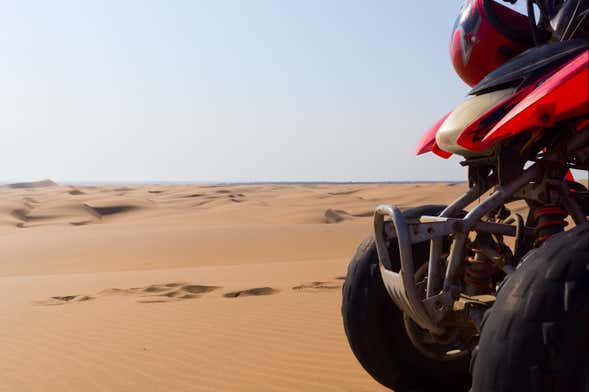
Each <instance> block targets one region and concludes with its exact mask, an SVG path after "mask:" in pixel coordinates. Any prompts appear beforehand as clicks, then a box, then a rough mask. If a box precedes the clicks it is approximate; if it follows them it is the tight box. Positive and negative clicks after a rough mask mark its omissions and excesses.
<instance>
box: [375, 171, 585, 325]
mask: <svg viewBox="0 0 589 392" xmlns="http://www.w3.org/2000/svg"><path fill="white" fill-rule="evenodd" d="M542 174H543V169H542V167H541V166H540V165H539V164H537V163H536V164H534V165H532V166H530V167H529V168H528V169H526V170H525V171H524V172H523V173H522V175H521V176H519V177H518V178H517V179H516V180H514V181H513V182H511V183H509V184H507V185H504V186H500V187H496V189H495V191H494V192H493V194H492V195H491V196H490V197H489V198H487V199H486V200H485V201H483V202H482V203H481V204H479V205H478V206H476V207H475V208H473V209H472V210H471V211H470V212H469V213H468V214H466V216H465V217H464V218H462V219H459V218H452V216H456V214H457V213H459V212H460V211H461V210H463V209H464V208H465V207H467V206H468V205H470V204H471V203H473V202H474V201H475V200H476V199H477V198H479V197H480V196H481V195H482V194H483V193H485V192H486V191H488V190H489V189H488V188H487V189H475V188H471V189H470V190H469V191H468V192H466V193H465V194H464V195H463V196H461V197H460V198H459V199H457V200H456V201H455V202H453V203H452V204H451V205H450V206H448V207H447V208H446V209H445V210H444V211H442V212H441V213H440V215H439V216H438V217H422V218H421V219H420V220H419V221H415V222H407V221H406V220H405V218H404V217H403V214H402V212H401V210H400V209H399V208H398V207H395V206H389V205H381V206H379V207H377V208H376V211H375V214H374V236H375V242H376V249H377V252H378V258H379V265H380V272H381V275H382V279H383V282H384V285H385V287H386V289H387V291H388V293H389V295H390V296H391V298H392V299H393V301H394V302H395V303H396V304H397V306H398V307H399V308H400V309H401V310H403V312H405V313H406V314H407V315H408V316H409V317H410V318H411V319H413V320H414V321H415V322H416V323H417V324H418V325H419V326H420V327H421V328H424V329H427V330H428V331H430V332H431V333H432V334H434V335H442V334H443V333H444V332H445V329H444V327H442V326H440V325H439V321H440V320H441V319H442V318H443V317H444V315H445V314H447V312H448V311H450V310H451V309H452V304H453V303H454V300H455V299H456V298H458V296H459V294H460V292H459V289H458V285H457V282H458V278H459V276H458V275H459V271H460V266H461V264H462V262H463V251H464V248H465V244H466V240H467V238H468V234H469V233H470V232H471V231H478V232H487V233H493V234H503V235H507V236H513V237H515V236H522V235H523V236H531V235H533V229H531V228H526V227H519V226H517V227H516V226H513V225H508V224H500V223H491V222H483V221H481V218H482V217H484V216H485V215H487V214H488V213H489V212H491V211H492V210H494V209H497V208H499V207H500V206H502V205H503V204H505V203H506V202H507V201H508V200H509V199H510V198H512V196H513V195H514V194H515V193H516V192H517V191H518V190H520V189H521V188H523V187H524V186H526V185H528V184H529V183H530V182H532V181H533V180H536V179H538V177H540V176H541V175H542ZM566 201H567V202H568V203H569V204H575V203H574V202H573V201H571V200H568V199H567V200H566ZM573 216H574V218H575V221H577V220H578V219H581V218H580V213H579V211H575V213H574V215H573ZM385 218H389V219H390V222H391V223H392V224H388V223H389V221H387V220H386V219H385ZM583 220H585V217H584V216H583ZM522 231H523V233H521V232H522ZM448 236H452V237H453V243H452V248H451V251H450V255H449V258H448V260H449V261H448V264H447V267H446V269H445V271H442V267H443V265H442V260H441V256H442V250H443V240H444V238H448ZM393 239H396V241H397V242H398V245H399V255H400V269H399V270H398V271H390V270H388V269H387V268H386V267H385V265H392V264H391V262H390V255H389V250H388V249H389V247H388V246H387V240H393ZM423 241H431V247H430V257H429V265H428V281H427V288H426V297H425V299H423V300H422V298H421V296H420V295H419V292H418V289H417V286H416V282H415V267H414V262H413V254H412V245H413V244H415V243H418V242H423ZM500 267H505V266H500ZM505 271H506V272H507V273H510V271H511V269H510V268H508V267H507V268H505ZM442 273H443V274H444V278H443V281H442V279H441V277H442ZM440 283H443V284H442V288H441V290H440Z"/></svg>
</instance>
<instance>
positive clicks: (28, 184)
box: [4, 180, 57, 189]
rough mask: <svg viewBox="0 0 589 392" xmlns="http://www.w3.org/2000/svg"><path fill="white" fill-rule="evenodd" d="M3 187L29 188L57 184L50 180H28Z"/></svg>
mask: <svg viewBox="0 0 589 392" xmlns="http://www.w3.org/2000/svg"><path fill="white" fill-rule="evenodd" d="M4 186H5V187H8V188H12V189H29V188H46V187H49V186H57V184H56V183H55V182H53V181H51V180H40V181H30V182H17V183H14V184H8V185H4Z"/></svg>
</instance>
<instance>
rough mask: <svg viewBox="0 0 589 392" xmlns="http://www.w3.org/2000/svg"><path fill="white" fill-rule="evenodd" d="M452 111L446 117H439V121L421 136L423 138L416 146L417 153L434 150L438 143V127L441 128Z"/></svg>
mask: <svg viewBox="0 0 589 392" xmlns="http://www.w3.org/2000/svg"><path fill="white" fill-rule="evenodd" d="M450 113H452V112H450ZM450 113H448V114H446V115H445V116H444V117H442V118H441V119H439V120H438V122H437V123H435V124H434V125H433V126H432V127H431V128H430V129H428V131H427V132H426V133H425V134H424V135H423V136H422V137H421V139H420V140H419V142H418V143H417V147H416V148H415V155H421V154H425V153H426V152H430V151H433V148H434V146H435V144H436V133H437V132H438V129H440V127H441V126H442V124H443V123H444V121H446V119H447V118H448V116H449V115H450ZM436 147H437V146H436ZM440 151H441V150H440Z"/></svg>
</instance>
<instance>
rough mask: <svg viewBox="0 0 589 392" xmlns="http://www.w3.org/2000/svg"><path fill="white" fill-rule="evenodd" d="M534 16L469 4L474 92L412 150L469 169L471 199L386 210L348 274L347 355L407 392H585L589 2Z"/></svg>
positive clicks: (466, 65)
mask: <svg viewBox="0 0 589 392" xmlns="http://www.w3.org/2000/svg"><path fill="white" fill-rule="evenodd" d="M510 2H511V3H514V2H515V1H510ZM527 9H528V15H527V16H524V15H522V14H520V13H518V12H516V11H514V10H513V9H511V8H509V7H508V6H506V5H503V4H501V3H499V2H497V1H493V0H467V1H466V3H465V4H464V6H463V8H462V10H461V14H460V16H459V18H458V20H457V22H456V24H455V27H454V32H453V35H452V38H451V42H450V54H451V57H452V61H453V65H454V67H455V69H456V71H457V73H458V74H459V76H460V77H461V78H462V79H463V80H464V81H465V82H467V83H468V84H469V85H471V86H473V89H472V90H471V91H470V93H469V95H470V98H469V99H467V100H466V101H465V102H464V103H462V104H461V105H460V106H458V107H457V108H456V109H455V110H453V111H452V112H451V113H449V114H448V115H446V116H444V117H443V118H442V119H441V120H440V121H439V122H438V123H437V124H436V125H435V126H434V127H433V128H431V129H430V130H429V131H428V132H427V133H426V134H425V136H424V137H423V139H422V140H421V141H420V143H419V145H418V148H417V154H422V153H425V152H430V151H431V152H433V153H434V154H437V155H439V156H441V157H443V158H448V157H449V156H450V155H452V154H458V155H460V156H462V157H464V161H462V162H461V164H462V165H463V166H465V167H467V168H468V183H469V190H468V191H467V192H466V193H465V194H464V195H463V196H461V197H460V198H459V199H457V200H456V201H454V202H453V203H452V204H450V205H448V206H439V205H428V206H422V207H418V208H414V209H410V210H406V211H401V210H400V209H399V208H398V207H395V206H389V205H382V206H379V207H377V208H376V211H375V215H374V235H373V236H371V237H369V238H368V239H366V240H365V241H364V242H363V243H362V244H361V245H360V247H359V248H358V250H357V252H356V255H355V256H354V257H353V259H352V261H351V263H350V265H349V269H348V275H347V278H346V281H345V284H344V288H343V300H342V316H343V324H344V328H345V332H346V335H347V337H348V341H349V344H350V346H351V349H352V351H353V352H354V354H355V355H356V358H357V359H358V361H359V362H360V363H361V364H362V366H363V367H364V369H365V370H366V371H367V372H368V373H369V374H370V375H371V376H372V377H373V378H375V379H376V380H377V381H378V382H380V383H381V384H383V385H384V386H386V387H389V388H391V389H394V390H395V391H396V392H407V391H412V392H417V391H468V390H469V388H472V389H470V390H471V391H473V392H504V391H505V392H506V391H518V392H526V391H553V392H557V391H558V392H561V391H567V392H569V391H570V392H575V391H589V223H588V220H587V217H588V215H589V193H588V191H587V189H586V188H585V186H583V185H582V184H581V183H578V182H576V181H575V180H574V178H573V176H572V174H571V169H576V170H582V171H585V173H586V172H587V171H588V170H589V78H588V76H589V67H588V61H589V50H588V48H589V0H548V1H546V0H543V1H541V0H527ZM513 202H518V203H520V204H519V205H520V206H521V205H523V206H524V208H525V210H526V213H525V214H524V216H522V215H520V214H518V213H513V212H512V211H510V204H511V203H513ZM512 208H513V207H512ZM520 208H521V207H520ZM567 225H568V227H567Z"/></svg>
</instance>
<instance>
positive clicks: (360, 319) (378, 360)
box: [342, 205, 471, 392]
mask: <svg viewBox="0 0 589 392" xmlns="http://www.w3.org/2000/svg"><path fill="white" fill-rule="evenodd" d="M443 209H444V206H431V205H430V206H422V207H418V208H413V209H410V210H407V211H405V212H404V216H405V218H408V219H409V218H418V217H420V216H422V215H438V214H439V213H440V212H441V211H442V210H443ZM391 246H392V247H396V244H392V245H391ZM395 255H397V257H395ZM413 255H414V258H415V260H416V265H415V269H416V270H417V269H419V267H420V266H421V265H423V264H424V263H425V262H426V261H427V259H428V255H429V242H423V243H419V244H416V245H414V246H413ZM391 256H392V260H391V262H392V263H397V264H398V263H399V262H400V260H399V257H398V250H396V249H391ZM342 318H343V323H344V328H345V332H346V335H347V338H348V342H349V344H350V347H351V348H352V351H353V352H354V354H355V356H356V358H357V359H358V361H359V362H360V364H361V365H362V366H363V367H364V369H365V370H366V371H367V372H368V373H369V374H370V375H371V376H372V377H373V378H374V379H376V380H377V381H378V382H379V383H381V384H382V385H384V386H386V387H388V388H391V389H394V390H395V391H396V392H426V391H456V392H461V391H467V390H468V389H469V387H470V382H471V378H470V373H469V370H468V363H469V360H470V356H469V355H466V356H461V357H460V358H456V359H451V360H445V361H438V360H434V359H432V358H430V357H428V356H426V355H424V354H423V353H422V352H421V351H419V350H418V349H417V348H416V347H415V346H414V344H413V343H412V342H411V340H410V338H409V336H408V334H407V330H406V326H405V325H406V324H405V321H404V317H403V312H402V311H401V310H400V309H399V308H398V307H397V306H396V305H395V304H394V302H393V301H392V300H391V298H390V297H389V294H388V292H387V291H386V288H385V286H384V284H383V282H382V278H381V275H380V270H379V265H378V255H377V252H376V246H375V243H374V240H373V238H372V237H369V238H367V239H366V240H364V241H363V242H362V243H361V244H360V246H359V247H358V250H357V251H356V254H355V255H354V257H353V258H352V260H351V262H350V264H349V267H348V274H347V277H346V281H345V283H344V287H343V299H342Z"/></svg>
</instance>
